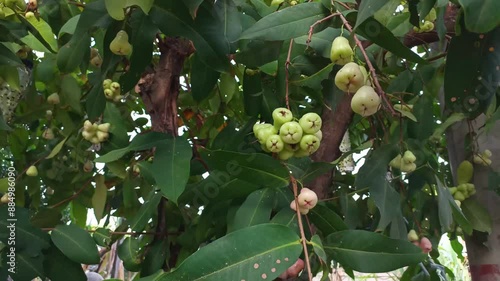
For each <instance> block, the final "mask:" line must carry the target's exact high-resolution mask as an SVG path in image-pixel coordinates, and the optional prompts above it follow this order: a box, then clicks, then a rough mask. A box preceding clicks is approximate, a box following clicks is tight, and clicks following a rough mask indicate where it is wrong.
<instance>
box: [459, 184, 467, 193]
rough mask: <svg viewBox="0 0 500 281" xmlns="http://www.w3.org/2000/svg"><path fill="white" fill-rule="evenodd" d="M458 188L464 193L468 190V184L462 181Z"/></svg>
mask: <svg viewBox="0 0 500 281" xmlns="http://www.w3.org/2000/svg"><path fill="white" fill-rule="evenodd" d="M457 190H458V191H460V192H462V193H464V192H467V184H465V183H462V184H459V185H458V186H457Z"/></svg>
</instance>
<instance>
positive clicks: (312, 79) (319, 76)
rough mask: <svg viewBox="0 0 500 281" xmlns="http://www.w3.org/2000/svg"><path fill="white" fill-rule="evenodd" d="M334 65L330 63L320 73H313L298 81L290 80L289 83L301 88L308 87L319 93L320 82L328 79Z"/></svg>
mask: <svg viewBox="0 0 500 281" xmlns="http://www.w3.org/2000/svg"><path fill="white" fill-rule="evenodd" d="M334 65H335V64H333V63H330V64H329V65H327V66H325V67H324V68H323V69H321V70H320V71H318V72H316V73H314V74H313V75H311V76H307V77H305V78H302V77H301V79H298V80H292V81H290V83H292V84H294V85H297V86H301V87H309V88H311V89H313V90H318V91H320V90H321V89H322V88H323V86H322V85H321V82H322V81H323V80H325V79H328V78H329V76H330V72H332V69H333V66H334Z"/></svg>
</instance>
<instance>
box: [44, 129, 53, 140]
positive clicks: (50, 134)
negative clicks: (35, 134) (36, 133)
mask: <svg viewBox="0 0 500 281" xmlns="http://www.w3.org/2000/svg"><path fill="white" fill-rule="evenodd" d="M42 137H43V138H44V139H46V140H53V139H54V132H53V131H52V129H51V128H47V129H45V131H43V133H42Z"/></svg>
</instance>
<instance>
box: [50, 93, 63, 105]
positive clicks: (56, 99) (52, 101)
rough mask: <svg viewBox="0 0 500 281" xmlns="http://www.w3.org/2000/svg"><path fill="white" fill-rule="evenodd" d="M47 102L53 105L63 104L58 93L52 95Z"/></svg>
mask: <svg viewBox="0 0 500 281" xmlns="http://www.w3.org/2000/svg"><path fill="white" fill-rule="evenodd" d="M47 102H48V103H49V104H52V105H56V104H59V103H60V102H61V99H60V98H59V94H58V93H53V94H51V95H50V96H48V97H47Z"/></svg>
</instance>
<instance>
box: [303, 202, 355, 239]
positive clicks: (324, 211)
mask: <svg viewBox="0 0 500 281" xmlns="http://www.w3.org/2000/svg"><path fill="white" fill-rule="evenodd" d="M309 219H310V220H311V222H312V223H314V225H315V226H316V227H317V228H318V229H319V230H320V231H321V233H322V234H323V236H324V237H326V236H328V235H330V234H332V233H334V232H337V231H342V230H347V225H346V224H345V223H344V220H342V218H341V217H340V216H339V215H338V214H337V213H336V212H334V211H333V210H331V209H330V208H328V207H326V206H323V205H316V207H314V208H313V209H311V210H310V211H309Z"/></svg>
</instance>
